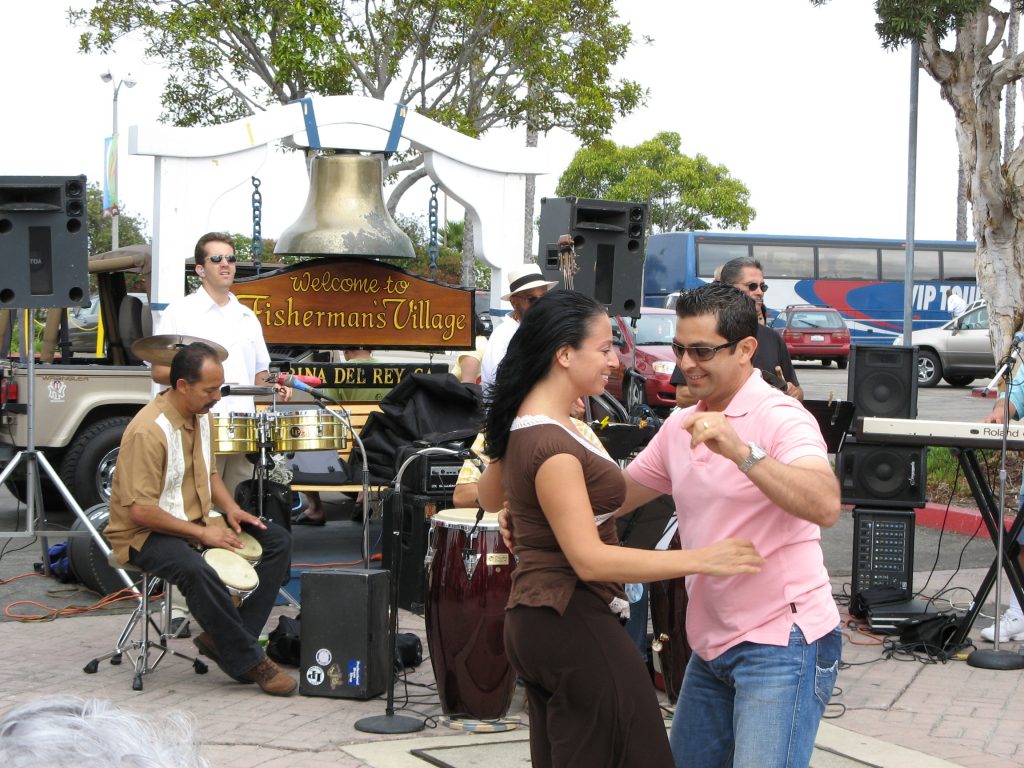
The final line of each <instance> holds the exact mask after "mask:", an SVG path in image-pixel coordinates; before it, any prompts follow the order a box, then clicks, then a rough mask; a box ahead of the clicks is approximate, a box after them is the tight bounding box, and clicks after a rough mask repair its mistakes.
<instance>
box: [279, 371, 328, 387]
mask: <svg viewBox="0 0 1024 768" xmlns="http://www.w3.org/2000/svg"><path fill="white" fill-rule="evenodd" d="M266 381H272V382H274V383H275V384H283V385H284V386H286V387H292V388H293V389H302V387H300V386H299V385H297V384H295V382H296V381H298V382H302V383H303V384H308V385H309V386H311V387H322V386H323V383H324V380H323V379H321V378H318V377H316V376H303V375H301V374H297V373H294V374H293V373H279V374H277V376H274V375H273V374H271V375H269V376H267V378H266Z"/></svg>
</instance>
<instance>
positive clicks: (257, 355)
mask: <svg viewBox="0 0 1024 768" xmlns="http://www.w3.org/2000/svg"><path fill="white" fill-rule="evenodd" d="M195 258H196V274H197V275H199V278H200V279H201V280H202V285H201V286H200V287H199V289H198V290H196V292H195V293H190V294H189V295H188V296H185V297H183V298H181V299H179V300H178V301H174V302H172V303H171V304H170V305H169V306H168V307H167V309H165V310H164V311H163V312H162V313H161V314H160V320H159V321H158V323H157V326H156V328H155V329H154V333H155V334H157V335H163V334H180V335H185V336H196V337H198V338H201V339H208V340H209V341H213V342H216V343H217V344H220V345H221V346H222V347H224V349H226V350H227V351H228V357H227V359H226V360H225V361H224V363H223V365H224V381H225V383H227V384H243V385H253V384H256V385H259V386H265V385H266V383H267V382H266V379H267V371H268V370H269V368H270V353H269V352H268V350H267V345H266V342H264V340H263V328H262V327H261V326H260V322H259V320H258V319H257V318H256V315H255V314H254V313H253V311H252V310H251V309H249V308H248V307H246V306H244V305H242V304H241V303H239V301H238V299H237V298H235V295H234V294H233V293H231V285H232V284H233V283H234V281H235V262H236V261H237V259H236V257H235V244H234V241H233V240H232V239H231V238H230V237H229V236H227V235H225V234H222V233H219V232H207V233H206V234H205V235H203V236H202V237H200V238H199V241H198V242H197V243H196V251H195ZM170 372H171V369H170V367H169V366H166V365H154V366H153V371H152V376H153V380H154V381H155V382H157V383H158V384H167V385H170ZM290 396H291V390H290V389H288V388H287V387H281V388H280V389H279V391H278V397H279V399H281V400H284V401H287V400H288V399H289V398H290ZM211 410H212V412H213V413H215V414H224V415H226V414H229V413H254V412H255V411H256V404H255V401H254V400H253V398H252V397H245V396H239V395H231V396H230V397H222V398H221V400H220V402H219V403H217V405H216V406H214V407H213V408H212V409H211ZM217 471H218V472H219V473H220V476H221V479H222V480H223V481H224V484H225V485H226V486H227V488H228V490H229V491H230V492H231V494H232V496H233V495H234V492H235V487H236V486H237V485H238V483H240V482H241V481H243V480H248V479H249V478H250V477H252V464H251V463H250V462H249V461H248V459H247V458H246V457H245V454H220V455H218V456H217Z"/></svg>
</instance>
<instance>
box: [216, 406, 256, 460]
mask: <svg viewBox="0 0 1024 768" xmlns="http://www.w3.org/2000/svg"><path fill="white" fill-rule="evenodd" d="M213 450H214V451H215V452H216V453H255V452H256V451H257V450H259V442H258V440H257V419H256V416H255V415H254V414H251V413H228V414H217V413H215V414H213Z"/></svg>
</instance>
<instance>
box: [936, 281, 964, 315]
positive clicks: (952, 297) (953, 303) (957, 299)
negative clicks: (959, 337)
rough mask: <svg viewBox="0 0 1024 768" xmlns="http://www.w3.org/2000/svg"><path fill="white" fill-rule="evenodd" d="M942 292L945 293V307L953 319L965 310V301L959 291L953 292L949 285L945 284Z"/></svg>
mask: <svg viewBox="0 0 1024 768" xmlns="http://www.w3.org/2000/svg"><path fill="white" fill-rule="evenodd" d="M942 292H943V293H944V294H946V309H947V310H948V311H949V316H950V317H952V318H953V319H954V320H955V319H956V318H958V317H960V315H962V314H963V313H964V312H966V311H967V302H966V301H964V299H963V297H962V296H961V295H960V294H959V293H954V292H953V289H952V288H951V287H950V286H948V285H947V286H946V287H945V288H943V289H942Z"/></svg>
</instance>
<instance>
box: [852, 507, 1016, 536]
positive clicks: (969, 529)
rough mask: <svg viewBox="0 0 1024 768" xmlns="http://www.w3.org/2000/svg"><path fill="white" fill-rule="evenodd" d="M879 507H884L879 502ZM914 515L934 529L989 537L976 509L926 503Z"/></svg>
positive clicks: (1010, 520)
mask: <svg viewBox="0 0 1024 768" xmlns="http://www.w3.org/2000/svg"><path fill="white" fill-rule="evenodd" d="M878 506H879V507H884V505H883V504H879V505H878ZM843 509H844V510H846V511H852V510H853V507H852V506H850V505H844V506H843ZM914 517H915V520H916V522H917V525H920V526H924V527H925V528H934V529H936V530H945V531H949V532H950V533H958V534H960V535H962V536H976V537H977V538H979V539H991V538H992V537H991V536H989V533H988V528H987V527H986V526H985V523H984V521H983V520H982V519H981V512H979V511H978V510H976V509H966V508H964V507H944V506H939V505H938V504H926V505H925V506H923V507H920V508H918V509H915V510H914ZM1013 521H1014V516H1013V515H1007V516H1006V519H1005V520H1004V521H1003V522H1004V524H1005V526H1006V529H1007V530H1009V529H1010V526H1011V525H1013Z"/></svg>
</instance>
